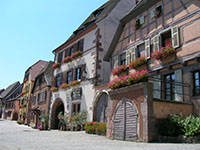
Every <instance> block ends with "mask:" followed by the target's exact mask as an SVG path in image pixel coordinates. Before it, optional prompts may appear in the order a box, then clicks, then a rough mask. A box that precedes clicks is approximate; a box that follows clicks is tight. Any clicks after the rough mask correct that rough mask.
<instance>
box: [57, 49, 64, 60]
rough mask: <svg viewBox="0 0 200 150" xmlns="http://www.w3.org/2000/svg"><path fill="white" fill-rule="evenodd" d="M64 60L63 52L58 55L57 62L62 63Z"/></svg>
mask: <svg viewBox="0 0 200 150" xmlns="http://www.w3.org/2000/svg"><path fill="white" fill-rule="evenodd" d="M62 59H63V51H62V52H59V53H58V58H57V62H59V63H61V62H62Z"/></svg>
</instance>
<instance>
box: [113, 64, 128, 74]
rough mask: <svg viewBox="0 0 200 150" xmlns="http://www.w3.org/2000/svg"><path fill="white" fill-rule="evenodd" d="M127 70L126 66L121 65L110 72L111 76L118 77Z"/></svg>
mask: <svg viewBox="0 0 200 150" xmlns="http://www.w3.org/2000/svg"><path fill="white" fill-rule="evenodd" d="M127 70H128V66H127V65H121V66H118V67H117V68H114V69H113V70H112V74H113V75H119V74H121V73H123V72H127Z"/></svg>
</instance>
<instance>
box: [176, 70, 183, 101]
mask: <svg viewBox="0 0 200 150" xmlns="http://www.w3.org/2000/svg"><path fill="white" fill-rule="evenodd" d="M175 101H180V102H182V101H183V87H182V70H181V69H179V70H176V71H175Z"/></svg>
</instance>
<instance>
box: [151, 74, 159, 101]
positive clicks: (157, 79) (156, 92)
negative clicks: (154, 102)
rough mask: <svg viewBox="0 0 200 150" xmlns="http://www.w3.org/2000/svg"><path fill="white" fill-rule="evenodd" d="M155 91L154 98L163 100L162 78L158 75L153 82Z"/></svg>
mask: <svg viewBox="0 0 200 150" xmlns="http://www.w3.org/2000/svg"><path fill="white" fill-rule="evenodd" d="M153 89H154V94H153V96H154V98H158V99H161V76H160V75H157V76H154V82H153Z"/></svg>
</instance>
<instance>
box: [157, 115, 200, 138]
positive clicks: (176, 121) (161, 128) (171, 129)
mask: <svg viewBox="0 0 200 150" xmlns="http://www.w3.org/2000/svg"><path fill="white" fill-rule="evenodd" d="M156 127H157V128H158V132H159V133H160V135H163V136H178V135H185V136H196V135H200V117H194V116H192V115H189V116H187V117H186V118H182V117H181V116H179V115H169V116H168V117H167V118H165V119H160V120H159V121H158V122H157V123H156Z"/></svg>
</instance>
